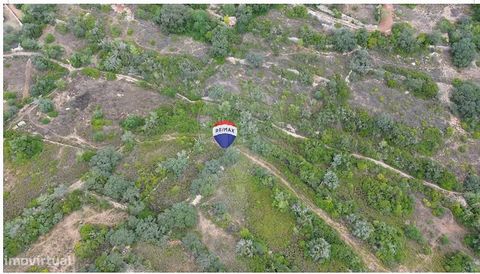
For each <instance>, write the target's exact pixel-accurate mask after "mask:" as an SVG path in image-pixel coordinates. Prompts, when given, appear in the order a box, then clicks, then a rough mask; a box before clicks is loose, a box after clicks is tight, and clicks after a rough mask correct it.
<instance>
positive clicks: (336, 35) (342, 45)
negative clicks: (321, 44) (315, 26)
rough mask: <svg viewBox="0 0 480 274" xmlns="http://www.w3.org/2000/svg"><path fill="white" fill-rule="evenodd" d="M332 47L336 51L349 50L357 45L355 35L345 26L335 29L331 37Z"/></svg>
mask: <svg viewBox="0 0 480 274" xmlns="http://www.w3.org/2000/svg"><path fill="white" fill-rule="evenodd" d="M332 42H333V48H334V49H335V50H336V51H340V52H346V51H351V50H353V49H354V48H355V46H356V45H357V41H356V40H355V35H354V34H353V33H352V32H351V31H350V30H348V29H346V28H340V29H336V30H334V32H333V37H332Z"/></svg>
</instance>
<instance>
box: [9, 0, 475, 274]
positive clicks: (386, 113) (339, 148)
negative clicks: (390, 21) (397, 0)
mask: <svg viewBox="0 0 480 274" xmlns="http://www.w3.org/2000/svg"><path fill="white" fill-rule="evenodd" d="M15 6H16V7H17V8H19V9H20V10H21V12H22V13H23V16H22V18H21V19H22V23H23V25H22V26H21V28H19V29H17V30H15V29H9V28H5V30H4V52H5V53H7V52H8V51H10V50H11V49H12V48H15V47H16V46H17V45H20V46H21V47H22V48H23V50H24V51H25V52H32V55H30V56H29V58H30V61H31V64H32V66H33V70H32V71H33V72H32V75H31V83H30V85H29V87H28V89H27V92H28V94H25V93H23V92H21V91H20V90H19V89H18V88H17V90H12V91H7V90H5V91H4V99H5V100H4V106H5V105H6V106H8V108H6V111H5V112H4V122H5V123H6V125H7V126H8V127H6V128H8V130H6V131H5V132H4V161H5V162H6V163H8V164H9V165H8V167H7V170H4V173H8V176H9V177H8V184H11V185H13V186H12V187H10V186H9V190H8V191H5V192H4V198H5V199H7V198H8V195H9V191H12V190H11V189H12V188H17V187H19V185H21V183H22V181H21V180H18V179H17V176H18V174H17V173H19V172H21V169H20V168H19V167H20V166H22V165H25V164H27V163H29V164H33V165H35V164H37V163H40V162H42V161H44V158H43V157H44V155H45V153H46V152H45V150H46V149H45V146H46V144H47V142H48V143H49V145H55V146H59V147H61V148H62V149H64V148H67V147H68V148H71V149H74V151H76V153H77V154H76V161H77V163H82V164H83V165H84V166H88V167H86V169H87V171H86V172H85V173H84V174H83V175H82V176H81V178H79V179H78V182H77V183H78V184H79V186H77V187H76V188H74V189H70V188H69V187H66V186H64V185H67V186H68V185H74V183H75V182H67V181H63V180H62V178H59V180H60V181H62V183H63V184H62V185H61V186H58V187H55V188H53V187H49V188H42V191H41V193H38V194H37V195H36V196H37V198H35V199H33V200H32V201H31V202H30V204H29V205H28V207H26V208H24V209H23V212H22V213H21V214H20V215H19V216H16V217H15V218H12V219H9V220H8V221H5V222H4V252H5V254H6V256H8V257H14V256H17V255H19V254H21V253H22V252H25V251H27V250H28V249H29V248H30V247H31V246H32V245H33V244H34V243H36V242H37V240H38V239H39V237H40V236H42V235H46V234H48V233H49V232H50V231H51V230H52V229H53V227H54V226H55V225H56V224H58V223H60V222H62V220H63V219H64V217H65V216H67V215H69V214H71V213H73V212H75V211H78V210H82V208H84V207H87V206H88V207H94V208H96V209H98V210H99V211H102V210H106V209H107V208H115V209H116V210H119V211H123V212H125V215H126V216H127V217H125V218H124V219H122V220H120V221H119V222H117V223H115V224H113V223H112V225H103V224H92V223H88V222H87V223H82V224H81V225H79V226H78V227H76V229H78V231H76V232H78V233H79V235H80V237H79V239H80V240H79V241H77V242H76V243H75V245H74V247H72V248H73V250H74V254H75V256H76V259H77V264H76V268H77V270H80V271H88V272H90V271H91V272H118V271H131V270H132V271H178V270H179V269H158V264H155V263H152V260H162V261H165V262H166V263H165V265H168V262H169V261H170V260H172V258H173V257H175V258H174V259H175V260H176V259H178V258H186V259H185V261H186V263H185V267H186V268H188V269H187V271H206V272H220V271H253V272H264V271H266V272H274V271H275V272H277V271H281V272H290V271H312V272H318V271H331V272H338V271H341V272H347V271H355V272H359V271H384V270H390V271H398V270H404V269H407V270H410V271H449V272H464V271H465V272H470V271H472V272H475V271H478V269H479V266H478V263H477V262H476V260H477V259H478V256H479V254H480V238H479V236H478V235H479V234H480V221H479V220H480V209H479V207H478V204H479V199H480V179H479V178H480V177H479V174H478V167H479V163H478V159H477V160H475V156H478V155H476V153H478V152H479V151H478V149H475V147H476V146H477V145H478V144H479V136H480V135H479V133H480V87H479V84H480V83H479V82H478V80H479V79H478V78H476V76H478V75H477V74H475V72H473V73H472V70H474V69H475V68H476V67H477V66H478V51H479V49H480V47H479V41H480V38H479V37H480V36H479V35H480V31H479V27H480V23H479V10H478V8H477V6H473V7H470V6H465V7H464V6H462V10H461V11H458V12H460V13H462V14H463V13H465V16H463V17H462V18H460V19H458V20H457V21H456V22H453V21H452V22H451V21H449V20H447V19H445V18H443V19H441V20H440V21H439V22H438V24H437V25H436V26H434V27H432V29H431V30H430V29H429V30H428V31H425V30H423V29H422V30H421V31H420V30H417V29H415V27H418V26H419V22H416V24H411V23H409V22H408V21H407V20H405V19H404V18H405V17H404V15H403V14H400V15H399V16H398V18H397V17H395V24H394V25H393V27H392V29H391V34H390V35H385V34H384V33H382V32H380V31H379V30H371V29H370V28H368V29H367V27H369V26H370V25H369V24H368V20H367V19H365V20H363V21H366V22H360V23H359V22H356V21H354V20H343V21H341V20H340V19H342V18H344V17H345V16H346V15H342V13H345V12H347V11H348V12H349V13H351V14H353V15H351V16H353V17H355V14H356V11H355V10H353V9H352V11H350V10H347V9H346V8H344V7H342V6H340V5H328V6H325V7H326V8H328V9H329V10H330V11H331V14H329V13H326V12H324V11H321V10H320V9H319V8H318V7H316V6H315V5H263V4H262V5H257V4H251V5H250V4H247V5H244V4H241V5H231V4H226V5H216V7H213V6H210V5H200V4H199V5H167V4H165V5H135V6H133V5H126V6H125V7H127V8H128V12H127V11H125V12H124V13H123V14H119V13H116V12H114V11H113V10H112V9H111V7H110V6H108V5H75V6H73V5H72V6H71V8H65V7H64V6H57V5H31V4H23V5H15ZM68 7H70V6H68ZM359 7H361V6H359ZM416 9H417V7H414V6H412V7H411V11H410V12H412V14H415V15H418V13H414V11H415V10H416ZM367 10H368V9H367ZM373 10H374V12H375V13H376V14H378V13H379V14H380V16H377V17H378V18H377V19H380V18H381V13H382V10H381V7H380V9H378V8H374V9H373ZM400 10H402V9H400ZM129 12H130V13H132V14H133V16H134V18H135V20H130V19H127V15H128V13H129ZM314 15H315V16H314ZM316 15H318V17H319V18H321V17H322V16H328V18H330V19H331V20H334V22H335V23H334V24H332V26H327V25H326V24H327V23H328V22H326V21H322V20H321V19H318V20H320V21H322V23H321V22H319V21H318V20H317V19H316V18H317V17H316ZM371 17H374V14H371ZM347 18H348V17H347ZM373 19H374V18H373ZM377 19H374V22H376V21H378V20H377ZM397 19H398V20H397ZM346 21H348V22H346ZM350 21H351V22H350ZM349 24H353V25H355V28H352V27H349ZM143 29H145V30H146V35H147V36H148V39H152V40H150V41H151V42H145V40H143V39H144V38H145V37H142V35H143V36H145V33H143V34H141V31H142V30H143ZM442 33H443V34H445V35H443V34H442ZM294 36H298V37H294ZM40 37H42V38H40ZM65 37H68V39H71V42H72V43H71V44H70V43H66V42H65V41H66V40H65V39H66V38H65ZM67 41H68V40H67ZM179 45H180V46H179ZM190 47H195V48H194V50H191V48H190ZM443 47H447V48H448V51H446V52H445V53H446V54H447V55H446V56H447V58H443V55H444V52H443V49H442V48H443ZM184 48H186V50H187V52H185V51H182V50H185V49H184ZM188 50H190V52H188ZM433 53H434V54H433ZM12 54H13V53H12ZM5 58H7V57H5ZM9 58H11V57H9ZM435 58H439V59H440V61H438V59H435ZM6 60H7V59H5V60H4V62H5V61H6ZM9 60H10V59H9ZM475 60H476V61H477V63H476V64H475V62H474V61H475ZM412 62H413V64H412ZM435 62H436V63H435ZM437 66H444V67H445V68H447V67H448V69H449V70H448V71H452V72H451V73H452V75H454V76H452V75H444V74H442V75H440V74H439V72H438V71H437V69H438V68H437ZM4 69H9V68H8V67H6V66H5V68H4ZM440 69H442V67H440ZM19 74H22V77H23V75H25V73H24V71H23V68H22V71H21V73H19ZM12 75H13V74H12ZM460 76H462V77H460ZM8 79H9V80H8V81H11V80H14V79H12V78H8ZM22 79H23V78H22ZM22 81H23V80H22ZM82 81H83V83H87V84H85V86H86V88H84V89H85V90H83V89H81V88H80V89H81V90H79V88H76V86H75V84H76V82H82ZM112 81H114V82H113V83H115V85H118V92H116V94H114V95H113V97H106V98H107V99H105V100H104V101H102V100H99V99H98V98H100V97H96V96H101V95H105V94H102V93H108V92H110V91H109V90H108V89H106V88H105V86H106V85H107V84H108V83H112ZM12 82H13V83H14V84H15V81H12ZM91 83H93V84H91ZM362 83H367V84H370V86H372V90H370V91H369V90H366V91H364V90H363V89H367V88H364V87H369V86H368V85H363V86H362V85H361V84H362ZM9 84H10V83H9ZM21 84H22V85H21V88H23V86H24V85H23V84H24V83H23V82H22V83H21ZM95 84H98V86H95ZM357 84H358V86H357ZM12 85H13V84H12ZM13 86H15V85H13ZM27 86H28V85H27ZM85 86H84V87H85ZM133 87H135V88H138V87H140V88H141V89H142V92H145V93H146V94H147V92H151V91H154V93H155V94H156V95H158V94H160V95H161V97H158V98H160V99H158V100H160V101H161V102H160V103H158V102H157V101H155V102H154V103H153V104H151V105H150V106H152V107H148V108H147V107H145V106H144V105H143V103H145V102H141V103H140V105H133V104H134V103H135V102H134V101H135V100H134V99H135V98H130V99H128V100H124V101H121V100H122V97H123V96H128V93H129V92H130V91H131V90H133ZM359 87H360V88H359ZM104 88H105V90H104ZM360 89H362V90H360ZM445 89H448V91H445ZM361 92H366V93H367V94H368V95H367V96H368V97H362V94H361ZM25 96H26V97H25ZM21 97H22V98H21ZM127 98H128V97H127ZM155 98H157V97H155ZM385 98H387V101H388V100H390V102H385V104H386V105H387V106H389V107H385V106H384V105H382V104H375V102H376V101H375V100H377V99H378V100H379V101H380V102H382V103H383V101H385ZM392 98H393V99H392ZM395 98H399V99H398V100H399V101H398V102H396V101H394V100H395ZM149 99H150V98H147V99H146V100H149ZM96 100H98V102H97V101H96ZM152 100H153V99H152ZM130 101H132V102H130ZM358 102H359V103H360V104H355V103H358ZM405 102H409V103H411V104H410V105H408V106H414V107H415V108H417V109H418V108H422V106H427V107H425V109H421V111H424V113H426V115H429V116H431V117H433V118H437V120H442V119H443V120H444V121H441V122H442V123H440V122H436V121H437V120H435V119H431V120H429V119H423V117H417V116H415V113H414V114H410V113H401V112H402V111H399V110H398V109H396V108H395V106H394V105H400V104H403V103H405ZM412 102H413V103H412ZM130 103H131V104H132V105H133V107H131V106H130V105H128V104H130ZM102 104H103V105H102ZM122 104H125V105H122ZM145 104H146V103H145ZM362 104H366V105H367V106H365V105H363V106H362ZM418 106H420V107H418ZM117 108H118V109H119V110H118V109H117ZM127 109H129V111H126V110H127ZM19 111H20V112H19ZM69 111H70V112H69ZM412 111H414V110H413V107H412ZM18 113H19V114H18ZM445 113H446V115H443V114H445ZM76 115H78V116H76ZM442 115H443V116H442ZM37 116H38V117H37ZM33 117H35V118H36V119H35V118H33ZM17 118H18V121H17V120H16V119H17ZM454 118H455V119H456V118H458V119H459V121H460V124H459V125H457V124H455V123H452V122H451V121H452V120H454ZM224 119H228V120H231V121H235V123H236V124H237V127H238V132H239V134H238V136H237V139H236V141H235V143H234V145H233V147H231V148H228V149H226V150H220V149H219V148H217V147H216V145H215V144H213V143H212V142H210V141H208V140H210V135H211V126H212V125H213V124H214V123H215V122H216V121H217V120H224ZM20 121H23V122H24V123H25V124H26V125H22V124H21V123H20ZM38 121H41V125H40V124H38V123H36V122H38ZM432 121H433V122H432ZM410 122H416V124H418V125H420V126H414V125H413V124H412V123H410ZM59 124H60V125H59ZM85 124H86V126H87V129H85ZM63 127H64V128H63ZM83 131H89V132H90V133H91V138H90V139H89V138H85V136H86V135H85V134H86V133H85V132H83ZM462 147H463V149H462ZM465 147H468V148H467V149H465ZM462 150H463V152H462ZM458 155H460V156H458ZM449 157H451V158H452V160H451V161H450V159H449ZM453 157H456V158H453ZM445 158H447V160H445ZM459 158H460V159H462V161H461V162H460V161H456V159H459ZM476 158H478V157H476ZM469 159H470V160H469ZM472 159H473V160H472ZM459 162H460V163H459ZM259 165H260V166H259ZM16 170H18V172H16ZM82 172H83V171H82ZM56 179H57V178H56ZM77 183H75V185H77ZM38 184H42V182H39V183H38ZM59 184H60V183H59ZM5 206H8V200H7V202H6V205H5ZM319 212H320V213H319ZM322 214H324V215H322ZM447 222H448V223H449V225H450V227H449V228H445V227H444V226H442V225H440V224H442V223H447ZM449 229H450V230H449ZM452 231H453V232H452ZM212 235H213V236H212ZM437 236H438V237H437ZM218 243H221V244H222V245H218ZM147 246H148V248H151V250H153V251H154V252H149V251H146V250H150V249H146V248H147ZM172 249H175V252H178V253H175V254H177V255H175V256H172V257H169V255H168V252H173V251H172ZM167 251H168V252H167ZM148 253H151V254H148ZM141 254H143V255H141ZM145 254H147V255H145ZM152 254H154V255H152ZM155 254H162V255H161V256H160V257H158V258H153V259H152V257H155V256H156V255H155ZM148 255H150V256H152V257H150V256H148ZM420 256H421V257H422V258H426V259H425V264H424V265H422V264H421V263H420V264H419V262H418V258H419V257H420ZM175 262H176V261H175ZM182 269H183V268H182Z"/></svg>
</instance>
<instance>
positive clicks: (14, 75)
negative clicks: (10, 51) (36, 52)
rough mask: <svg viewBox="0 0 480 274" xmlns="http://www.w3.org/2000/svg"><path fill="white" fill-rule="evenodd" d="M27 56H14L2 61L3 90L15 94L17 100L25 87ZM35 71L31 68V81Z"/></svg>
mask: <svg viewBox="0 0 480 274" xmlns="http://www.w3.org/2000/svg"><path fill="white" fill-rule="evenodd" d="M29 58H30V57H28V56H16V57H13V58H4V59H3V90H4V91H11V92H15V93H17V98H20V99H21V98H22V91H23V88H24V86H25V69H26V66H27V62H28V59H29ZM36 73H37V71H36V70H35V69H34V68H32V71H31V77H32V79H33V78H34V76H35V75H36Z"/></svg>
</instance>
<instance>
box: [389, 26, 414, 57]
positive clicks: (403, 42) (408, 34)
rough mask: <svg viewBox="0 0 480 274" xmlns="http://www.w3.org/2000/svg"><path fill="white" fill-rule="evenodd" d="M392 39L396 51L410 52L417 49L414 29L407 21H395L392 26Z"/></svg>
mask: <svg viewBox="0 0 480 274" xmlns="http://www.w3.org/2000/svg"><path fill="white" fill-rule="evenodd" d="M392 40H393V44H394V47H395V49H396V50H397V51H399V52H403V53H407V54H408V53H412V52H414V51H416V50H417V49H418V44H417V40H416V38H415V30H414V29H413V28H412V26H410V25H409V24H408V23H396V24H394V25H393V27H392Z"/></svg>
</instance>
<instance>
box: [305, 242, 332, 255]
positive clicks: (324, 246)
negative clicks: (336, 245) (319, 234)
mask: <svg viewBox="0 0 480 274" xmlns="http://www.w3.org/2000/svg"><path fill="white" fill-rule="evenodd" d="M307 248H308V255H309V256H310V257H311V258H312V259H313V260H314V261H322V260H326V259H329V258H330V244H329V243H328V242H327V241H326V240H325V239H323V238H314V239H312V240H310V241H309V242H308V243H307Z"/></svg>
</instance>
